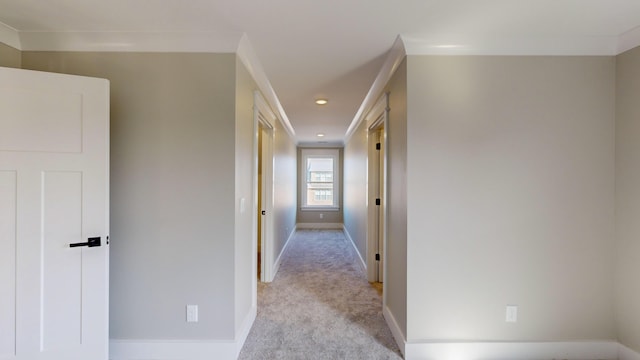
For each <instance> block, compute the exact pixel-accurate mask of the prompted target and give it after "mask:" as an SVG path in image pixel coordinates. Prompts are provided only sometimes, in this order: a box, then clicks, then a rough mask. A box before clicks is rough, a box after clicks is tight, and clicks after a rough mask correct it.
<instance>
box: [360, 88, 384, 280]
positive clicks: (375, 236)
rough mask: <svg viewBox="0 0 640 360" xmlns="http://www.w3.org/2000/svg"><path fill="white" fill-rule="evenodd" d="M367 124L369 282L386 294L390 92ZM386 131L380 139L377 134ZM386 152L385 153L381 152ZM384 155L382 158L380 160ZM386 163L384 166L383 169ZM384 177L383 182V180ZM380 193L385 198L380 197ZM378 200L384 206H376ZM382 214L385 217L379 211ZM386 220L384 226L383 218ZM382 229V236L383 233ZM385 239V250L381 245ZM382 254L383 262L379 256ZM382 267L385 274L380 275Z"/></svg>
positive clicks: (373, 111) (367, 116)
mask: <svg viewBox="0 0 640 360" xmlns="http://www.w3.org/2000/svg"><path fill="white" fill-rule="evenodd" d="M364 120H365V123H366V125H367V142H368V143H367V189H368V190H367V204H368V206H367V254H366V256H367V264H370V265H371V266H369V267H368V271H367V279H368V280H369V281H371V282H373V281H379V282H382V286H383V292H384V290H385V289H386V281H385V280H384V279H386V275H387V273H386V266H385V264H386V254H387V156H388V151H387V148H388V146H387V130H388V127H389V124H388V123H389V93H384V94H383V95H382V96H380V98H379V99H378V100H377V101H376V103H375V104H374V105H373V107H372V108H371V110H370V111H369V112H368V113H367V115H366V116H365V117H364ZM380 128H382V135H381V137H380V138H379V139H378V138H377V136H376V135H375V133H376V132H377V131H378V130H379V129H380ZM378 142H379V143H380V144H382V150H377V149H376V143H378ZM380 152H382V153H380ZM379 156H382V159H380V158H379ZM380 160H382V167H381V166H380ZM380 175H382V179H380ZM380 192H381V193H382V196H380ZM377 198H380V200H381V204H380V205H379V206H377V205H375V201H376V199H377ZM380 211H381V212H382V213H381V214H380V213H379V212H380ZM380 218H382V224H380V222H379V219H380ZM381 228H382V234H379V232H380V229H381ZM381 238H382V244H383V246H382V249H380V247H379V242H380V240H381ZM378 254H380V255H382V256H381V259H380V261H378V260H376V256H377V255H378ZM380 268H382V274H380Z"/></svg>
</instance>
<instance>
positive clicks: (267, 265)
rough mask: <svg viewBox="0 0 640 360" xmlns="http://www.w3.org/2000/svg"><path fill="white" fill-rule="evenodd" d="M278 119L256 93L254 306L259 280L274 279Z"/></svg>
mask: <svg viewBox="0 0 640 360" xmlns="http://www.w3.org/2000/svg"><path fill="white" fill-rule="evenodd" d="M276 120H277V119H276V117H275V115H274V114H273V112H272V111H271V109H270V108H269V106H268V105H267V103H266V101H265V100H264V98H263V97H262V95H261V94H260V93H259V92H257V91H256V92H255V94H254V174H255V176H254V189H255V192H254V202H253V203H254V208H253V210H254V216H255V223H254V225H255V228H254V247H253V249H254V251H253V253H254V254H255V258H254V266H255V268H254V272H253V274H254V279H255V281H256V283H255V284H254V287H253V288H254V301H255V302H254V304H255V303H257V290H256V289H257V281H262V282H270V281H272V279H273V274H272V272H273V269H272V268H273V141H274V128H273V124H274V123H275V121H276Z"/></svg>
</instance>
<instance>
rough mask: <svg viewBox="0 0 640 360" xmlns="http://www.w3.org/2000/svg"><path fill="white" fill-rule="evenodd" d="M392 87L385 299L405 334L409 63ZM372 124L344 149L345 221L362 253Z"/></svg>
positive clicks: (364, 126)
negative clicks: (369, 133) (370, 127)
mask: <svg viewBox="0 0 640 360" xmlns="http://www.w3.org/2000/svg"><path fill="white" fill-rule="evenodd" d="M385 92H389V109H390V110H389V121H388V129H387V139H388V142H387V146H388V148H387V158H388V167H389V168H388V171H387V191H388V194H387V200H388V204H387V211H388V215H387V217H388V220H387V221H388V222H387V254H386V261H387V262H386V269H387V274H386V275H387V278H386V292H385V293H384V294H383V296H384V302H385V305H386V306H387V308H388V310H389V312H390V313H391V314H392V315H393V317H394V319H395V320H396V322H397V323H398V326H399V327H400V330H401V331H402V333H403V335H406V326H407V306H406V303H407V210H406V209H407V188H406V182H407V179H406V174H407V168H406V165H407V147H406V139H407V63H406V61H403V62H402V63H401V64H400V66H399V67H398V69H397V70H396V72H395V73H394V74H393V76H392V78H391V79H390V80H389V83H388V84H387V85H386V87H385ZM368 131H369V130H368V125H367V123H366V122H365V121H363V122H362V123H361V124H360V125H359V126H358V128H357V129H356V130H355V131H354V133H353V135H352V136H351V138H350V139H349V142H348V143H347V144H346V146H345V149H344V179H345V180H344V181H345V187H344V226H345V229H346V230H347V231H348V232H349V235H350V236H351V238H352V239H353V241H354V243H355V244H356V247H357V249H358V251H359V252H360V255H361V256H362V258H363V259H366V257H367V185H368V184H367V162H368V160H367V157H368V147H367V146H368V144H367V143H368V140H367V139H368Z"/></svg>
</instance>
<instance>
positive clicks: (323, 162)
mask: <svg viewBox="0 0 640 360" xmlns="http://www.w3.org/2000/svg"><path fill="white" fill-rule="evenodd" d="M306 170H307V176H306V178H307V205H308V206H333V205H334V203H333V158H307V169H306Z"/></svg>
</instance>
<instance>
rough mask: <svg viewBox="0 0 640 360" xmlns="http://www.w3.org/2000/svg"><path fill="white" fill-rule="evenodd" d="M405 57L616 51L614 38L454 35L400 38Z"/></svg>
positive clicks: (601, 52) (604, 52)
mask: <svg viewBox="0 0 640 360" xmlns="http://www.w3.org/2000/svg"><path fill="white" fill-rule="evenodd" d="M401 37H402V41H403V43H404V47H405V49H406V53H407V55H523V56H527V55H536V56H538V55H554V56H576V55H595V56H598V55H600V56H611V55H616V54H617V52H618V43H619V37H618V36H573V37H572V36H565V37H562V36H553V37H531V36H525V37H518V36H511V35H508V34H506V35H504V36H491V37H482V38H480V37H476V36H473V35H472V36H471V37H468V36H460V35H457V34H437V35H433V36H424V35H422V34H403V35H401Z"/></svg>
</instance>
